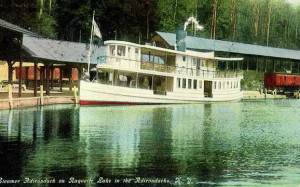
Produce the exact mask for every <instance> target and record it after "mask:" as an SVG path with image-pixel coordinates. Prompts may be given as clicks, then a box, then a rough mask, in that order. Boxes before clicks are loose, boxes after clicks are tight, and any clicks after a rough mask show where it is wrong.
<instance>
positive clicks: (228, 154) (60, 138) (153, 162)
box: [0, 100, 300, 187]
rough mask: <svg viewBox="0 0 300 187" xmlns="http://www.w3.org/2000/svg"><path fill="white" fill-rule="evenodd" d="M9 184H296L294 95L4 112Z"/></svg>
mask: <svg viewBox="0 0 300 187" xmlns="http://www.w3.org/2000/svg"><path fill="white" fill-rule="evenodd" d="M12 180H15V181H12ZM18 180H19V181H18ZM7 182H10V183H12V182H16V183H24V182H26V183H27V182H29V183H52V182H55V183H75V184H78V183H88V184H91V185H93V184H95V183H97V182H98V183H106V184H115V183H122V184H124V183H151V184H153V185H154V184H156V186H160V185H162V184H165V185H166V184H168V185H180V186H182V185H192V186H199V185H201V184H203V185H205V184H216V185H228V186H233V185H242V186H243V185H247V186H254V185H256V186H261V185H264V186H272V185H279V186H281V185H284V186H296V187H297V186H299V184H300V100H261V101H243V102H233V103H212V104H193V105H157V106H106V107H86V106H84V107H79V106H75V105H53V106H44V107H42V108H24V109H14V110H12V111H9V110H2V111H0V183H7Z"/></svg>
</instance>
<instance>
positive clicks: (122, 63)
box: [97, 56, 243, 78]
mask: <svg viewBox="0 0 300 187" xmlns="http://www.w3.org/2000/svg"><path fill="white" fill-rule="evenodd" d="M97 64H106V65H109V66H112V67H116V68H125V69H132V70H139V69H143V70H153V71H158V72H166V73H176V74H180V75H189V76H195V77H202V78H238V77H239V78H242V77H243V72H242V71H215V70H214V69H209V68H205V67H202V68H201V69H194V68H187V67H174V66H168V65H165V64H161V63H153V62H140V61H138V60H134V59H130V58H126V57H124V56H99V57H98V58H97Z"/></svg>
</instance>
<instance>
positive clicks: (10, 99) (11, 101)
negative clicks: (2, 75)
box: [8, 84, 13, 109]
mask: <svg viewBox="0 0 300 187" xmlns="http://www.w3.org/2000/svg"><path fill="white" fill-rule="evenodd" d="M8 100H9V108H10V109H12V108H13V96H12V88H11V84H8Z"/></svg>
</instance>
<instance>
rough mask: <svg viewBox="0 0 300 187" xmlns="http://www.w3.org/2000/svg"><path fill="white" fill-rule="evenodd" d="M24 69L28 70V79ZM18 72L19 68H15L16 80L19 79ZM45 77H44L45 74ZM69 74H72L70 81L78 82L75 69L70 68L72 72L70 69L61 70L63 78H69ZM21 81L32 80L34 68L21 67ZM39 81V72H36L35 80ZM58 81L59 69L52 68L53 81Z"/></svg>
mask: <svg viewBox="0 0 300 187" xmlns="http://www.w3.org/2000/svg"><path fill="white" fill-rule="evenodd" d="M26 68H28V77H27V78H26ZM19 71H20V68H19V67H17V68H16V79H19ZM44 73H45V76H44V77H46V72H44ZM70 73H72V80H73V81H78V70H77V68H72V72H70V69H67V68H63V78H69V77H70ZM51 74H52V72H50V77H51ZM21 77H22V79H23V80H25V79H28V80H34V67H22V76H21ZM40 79H41V74H40V71H39V70H38V71H37V80H40ZM59 79H60V68H54V70H53V80H59Z"/></svg>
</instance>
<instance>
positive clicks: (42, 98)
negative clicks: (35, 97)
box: [40, 85, 44, 106]
mask: <svg viewBox="0 0 300 187" xmlns="http://www.w3.org/2000/svg"><path fill="white" fill-rule="evenodd" d="M40 105H41V106H43V105H44V86H43V85H40Z"/></svg>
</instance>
